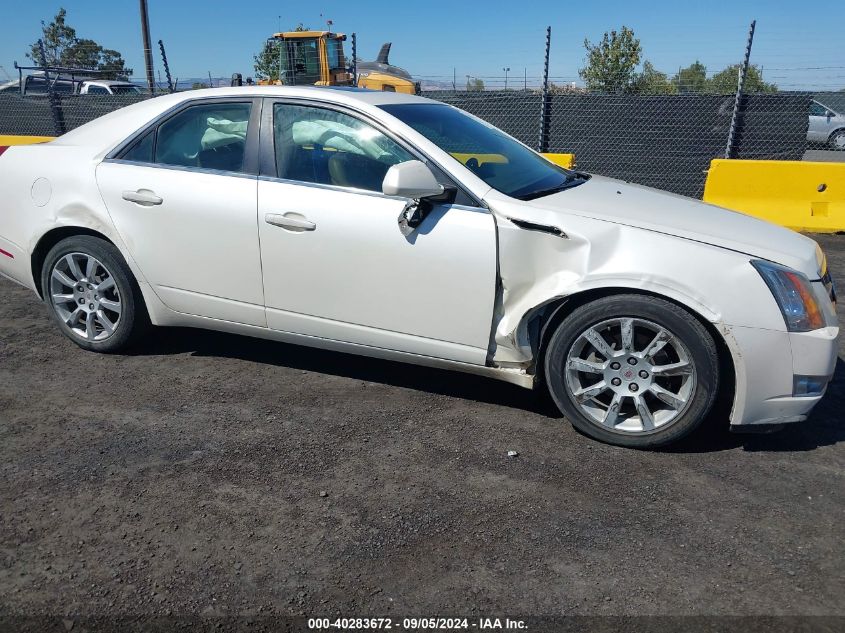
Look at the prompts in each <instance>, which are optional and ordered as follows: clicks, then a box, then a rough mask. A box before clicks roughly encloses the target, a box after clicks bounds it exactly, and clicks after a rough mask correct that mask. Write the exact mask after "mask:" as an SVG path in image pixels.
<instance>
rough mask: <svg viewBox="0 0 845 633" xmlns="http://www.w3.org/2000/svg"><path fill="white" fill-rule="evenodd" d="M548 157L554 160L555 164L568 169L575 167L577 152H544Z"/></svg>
mask: <svg viewBox="0 0 845 633" xmlns="http://www.w3.org/2000/svg"><path fill="white" fill-rule="evenodd" d="M543 156H545V157H546V158H548V159H549V160H550V161H552V162H553V163H554V164H555V165H560V166H561V167H565V168H566V169H572V168H573V167H575V154H548V153H546V154H543Z"/></svg>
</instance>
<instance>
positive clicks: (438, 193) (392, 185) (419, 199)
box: [381, 160, 446, 237]
mask: <svg viewBox="0 0 845 633" xmlns="http://www.w3.org/2000/svg"><path fill="white" fill-rule="evenodd" d="M381 190H382V192H383V193H384V194H385V195H386V196H399V197H400V198H410V200H409V201H408V202H407V203H405V208H404V209H402V213H400V214H399V218H398V223H399V231H400V232H401V233H402V235H404V236H406V237H407V236H408V235H410V234H411V233H413V232H414V229H416V228H417V227H418V226H419V225H420V224H422V221H423V220H424V219H425V216H426V215H428V212H429V211H430V210H431V204H430V201H433V200H434V199H435V198H442V197H444V193H446V187H444V186H443V185H441V184H440V183H439V182H437V179H436V178H435V177H434V174H432V173H431V170H430V169H429V168H428V167H426V166H425V163H423V162H421V161H418V160H409V161H406V162H404V163H399V164H398V165H393V166H392V167H391V168H390V169H388V170H387V174H385V176H384V180H383V181H382V183H381ZM426 199H428V200H426Z"/></svg>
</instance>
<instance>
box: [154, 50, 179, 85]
mask: <svg viewBox="0 0 845 633" xmlns="http://www.w3.org/2000/svg"><path fill="white" fill-rule="evenodd" d="M158 48H159V50H160V51H161V63H162V64H164V76H165V77H167V89H168V90H169V91H170V92H176V89H175V88H174V87H173V79H171V77H170V64H168V63H167V53H165V52H164V42H162V41H161V40H159V41H158Z"/></svg>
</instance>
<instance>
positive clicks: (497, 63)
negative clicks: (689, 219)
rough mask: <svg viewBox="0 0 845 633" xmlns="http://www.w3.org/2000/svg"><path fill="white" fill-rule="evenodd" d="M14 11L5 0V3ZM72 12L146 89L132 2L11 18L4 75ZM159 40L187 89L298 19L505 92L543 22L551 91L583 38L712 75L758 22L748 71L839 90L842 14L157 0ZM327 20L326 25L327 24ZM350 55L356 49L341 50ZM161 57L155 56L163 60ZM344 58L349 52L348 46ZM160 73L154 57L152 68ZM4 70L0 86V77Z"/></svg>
mask: <svg viewBox="0 0 845 633" xmlns="http://www.w3.org/2000/svg"><path fill="white" fill-rule="evenodd" d="M9 1H10V2H11V0H9ZM59 6H64V7H65V8H66V9H67V11H68V22H69V23H70V24H71V25H72V26H74V27H75V28H76V29H77V32H78V34H79V35H80V36H81V37H87V38H91V39H94V40H96V41H98V42H99V43H101V44H102V45H104V46H107V47H109V48H115V49H117V50H119V51H121V52H122V53H123V55H124V57H125V58H126V59H127V61H128V63H129V65H130V66H132V67H133V68H134V69H135V71H136V72H135V76H134V77H135V79H141V78H142V72H143V62H142V52H141V37H140V31H139V27H138V24H139V19H138V2H136V1H135V0H112V1H111V2H107V1H101V2H97V1H94V0H63V1H61V0H59V1H52V0H51V1H45V0H28V1H27V2H18V3H16V5H15V7H14V10H10V9H5V10H3V12H2V13H3V19H2V22H0V66H3V67H4V68H5V70H6V71H7V72H8V73H9V74H10V75H15V74H16V73H15V72H14V69H13V67H12V62H13V61H15V60H17V61H18V62H20V63H23V62H24V61H26V60H25V59H24V54H25V52H26V50H27V44H29V43H30V42H33V41H35V40H36V39H37V38H38V36H39V33H40V30H39V27H40V25H39V21H40V20H42V19H47V20H49V19H50V18H51V17H52V16H53V15H54V14H55V13H56V10H57V9H58V7H59ZM149 6H150V26H151V31H152V38H153V43H154V47H155V42H156V41H157V40H158V39H163V40H164V43H165V45H166V47H167V52H168V56H169V58H170V64H171V68H172V70H173V74H174V75H175V76H179V77H181V78H188V77H203V76H206V74H207V73H208V72H209V71H210V72H211V74H212V75H213V76H215V77H226V76H230V75H231V74H232V73H233V72H241V73H243V74H244V76H247V75H250V74H252V55H253V54H254V53H255V52H256V51H257V50H258V49H259V47H260V46H261V44H262V42H263V40H264V39H265V38H266V37H267V36H268V35H269V34H270V33H271V32H273V31H275V30H276V29H277V27H278V24H279V17H278V16H279V15H281V16H282V18H281V23H282V27H283V29H287V28H290V27H293V26H294V25H296V24H297V23H299V22H304V23H305V24H306V25H307V26H310V27H311V28H322V26H323V25H324V24H325V20H326V19H332V20H333V21H334V30H336V31H340V32H345V33H351V32H353V31H355V32H357V33H358V41H359V55H360V57H361V58H362V59H372V58H373V57H374V56H375V54H376V52H377V51H378V48H379V47H380V45H381V44H382V42H385V41H392V42H393V52H392V54H391V61H392V62H393V63H395V64H397V65H400V66H403V67H404V68H406V69H408V70H409V71H410V72H411V73H412V74H414V75H415V76H418V77H428V78H437V79H441V80H442V81H451V76H452V73H453V69H454V72H455V73H456V74H457V77H458V82H459V83H463V82H465V81H466V79H465V76H466V75H467V74H471V75H474V76H480V77H486V78H487V83H488V84H495V83H497V80H496V79H495V78H494V77H496V76H498V77H501V76H502V75H503V72H502V68H503V67H505V66H509V67H510V68H511V73H510V76H511V81H514V80H517V81H520V80H521V78H522V75H523V72H524V70H523V69H525V70H526V71H527V74H528V75H529V76H530V77H539V76H540V74H541V72H542V54H543V44H544V31H545V27H546V25H551V26H552V56H551V75H552V76H553V78H555V81H558V82H564V81H576V80H578V76H577V72H578V68H579V67H581V66H582V65H583V61H584V49H583V40H584V38H585V37H588V38H590V39H591V40H597V39H598V38H600V37H601V34H602V33H603V32H604V31H606V30H610V29H612V28H618V27H620V26H621V25H623V24H625V25H627V26H629V27H631V28H633V29H634V31H635V33H636V35H637V36H638V37H639V38H640V40H641V42H642V46H643V50H644V53H645V57H646V58H647V59H649V60H650V61H652V62H653V63H654V64H655V66H656V67H657V68H659V69H661V70H663V71H664V72H667V73H670V74H671V73H674V72H676V71H677V69H678V67H679V66H682V65H687V64H689V63H690V62H692V61H694V60H695V59H696V58H698V59H700V60H701V61H702V62H703V63H704V64H705V65H706V66H707V67H708V70H710V71H717V70H720V69H721V68H723V67H724V66H726V65H728V64H730V63H734V62H736V61H739V59H741V57H742V52H743V47H744V40H745V36H746V32H747V29H748V24H749V22H750V21H751V19H753V18H756V19H757V35H756V37H755V43H754V50H753V54H752V62H754V63H756V64H759V65H762V66H763V69H764V77H765V78H766V79H767V80H769V81H774V82H775V83H778V84H779V85H780V86H781V87H783V88H792V89H800V88H817V89H839V88H842V87H845V44H843V40H842V35H841V33H842V26H843V24H845V3H843V2H842V0H829V1H825V2H822V3H821V4H818V5H815V6H812V7H811V5H806V4H804V5H801V4H796V3H794V2H786V1H781V0H775V1H770V2H763V1H746V2H742V1H735V2H722V1H710V2H689V1H686V2H685V1H684V0H675V1H673V2H666V1H657V2H649V3H643V2H631V1H628V2H617V1H615V0H607V1H602V2H592V3H591V2H581V3H570V2H560V1H559V0H558V1H538V2H518V1H514V0H511V1H510V2H500V1H497V0H487V1H485V2H460V1H456V0H452V1H450V2H445V1H441V0H429V1H426V2H402V1H401V0H394V1H393V2H372V1H359V2H350V1H349V0H342V1H341V0H318V1H316V2H303V1H302V0H300V1H299V2H270V1H265V0H252V1H250V0H244V1H243V2H240V3H233V2H219V1H217V0H204V1H201V0H178V1H177V0H149ZM321 14H322V17H321ZM347 46H348V44H347ZM156 52H157V51H156ZM347 52H348V49H347ZM155 60H156V68H160V67H161V64H160V59H159V57H158V55H156V57H155ZM3 78H4V76H3V71H2V70H0V79H3Z"/></svg>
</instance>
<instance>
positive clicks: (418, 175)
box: [381, 160, 443, 200]
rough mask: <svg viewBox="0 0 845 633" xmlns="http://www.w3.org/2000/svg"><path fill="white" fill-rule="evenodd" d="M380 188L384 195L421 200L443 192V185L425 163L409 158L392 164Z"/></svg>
mask: <svg viewBox="0 0 845 633" xmlns="http://www.w3.org/2000/svg"><path fill="white" fill-rule="evenodd" d="M381 190H382V192H383V193H384V194H385V195H386V196H399V197H400V198H412V199H414V200H421V199H422V198H428V197H431V196H439V195H440V194H441V193H443V185H441V184H440V183H439V182H437V179H436V178H435V177H434V174H432V173H431V170H430V169H429V168H428V167H426V166H425V163H423V162H422V161H418V160H409V161H406V162H404V163H399V164H398V165H393V166H392V167H391V168H390V169H388V170H387V174H385V176H384V180H383V181H382V183H381Z"/></svg>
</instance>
